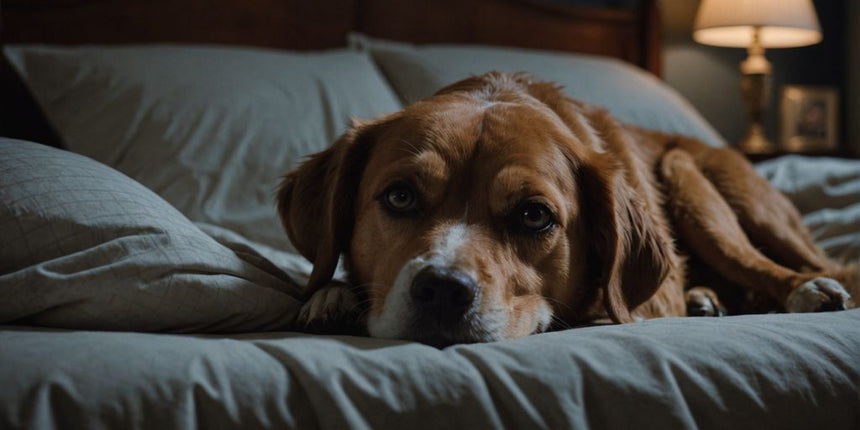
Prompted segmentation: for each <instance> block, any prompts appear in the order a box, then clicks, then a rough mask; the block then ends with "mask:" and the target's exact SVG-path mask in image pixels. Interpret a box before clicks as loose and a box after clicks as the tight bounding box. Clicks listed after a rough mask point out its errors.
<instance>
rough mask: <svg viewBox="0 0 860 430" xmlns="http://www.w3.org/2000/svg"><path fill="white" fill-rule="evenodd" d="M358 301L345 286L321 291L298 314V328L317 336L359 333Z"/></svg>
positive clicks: (360, 330)
mask: <svg viewBox="0 0 860 430" xmlns="http://www.w3.org/2000/svg"><path fill="white" fill-rule="evenodd" d="M361 315H362V312H361V310H360V309H359V298H358V295H356V293H355V292H354V291H352V290H351V289H350V288H349V287H348V286H346V285H335V286H329V287H325V288H322V289H320V290H319V291H317V292H316V293H314V294H313V295H312V296H311V298H310V300H308V301H307V303H305V304H304V305H303V306H302V308H301V310H300V311H299V316H298V318H297V320H296V325H297V326H298V328H299V329H300V330H302V331H305V332H310V333H319V334H362V333H363V332H364V330H365V329H364V327H363V325H362V324H361V321H360V316H361Z"/></svg>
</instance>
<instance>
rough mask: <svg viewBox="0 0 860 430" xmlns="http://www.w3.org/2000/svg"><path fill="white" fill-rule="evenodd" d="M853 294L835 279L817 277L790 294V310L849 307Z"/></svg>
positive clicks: (820, 309)
mask: <svg viewBox="0 0 860 430" xmlns="http://www.w3.org/2000/svg"><path fill="white" fill-rule="evenodd" d="M850 302H851V295H850V294H848V292H847V291H845V288H844V287H842V284H840V283H839V282H838V281H836V280H835V279H831V278H815V279H812V280H810V281H807V282H805V283H803V284H801V285H800V286H799V287H797V288H795V289H794V291H792V292H791V294H789V295H788V300H786V302H785V309H786V310H787V311H789V312H826V311H841V310H845V309H848V307H849V305H850Z"/></svg>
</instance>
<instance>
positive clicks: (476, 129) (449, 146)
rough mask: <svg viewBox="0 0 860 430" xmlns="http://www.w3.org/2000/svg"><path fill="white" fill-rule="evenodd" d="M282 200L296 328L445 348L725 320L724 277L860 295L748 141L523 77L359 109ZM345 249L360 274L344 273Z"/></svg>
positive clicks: (785, 299)
mask: <svg viewBox="0 0 860 430" xmlns="http://www.w3.org/2000/svg"><path fill="white" fill-rule="evenodd" d="M277 208H278V212H279V214H280V217H281V220H282V223H283V226H284V228H285V230H286V232H287V234H288V236H289V238H290V239H291V241H292V243H293V244H294V245H295V247H296V248H297V249H298V250H299V252H301V254H302V255H304V256H305V257H306V258H307V259H308V260H310V261H311V262H312V263H313V264H314V266H313V272H312V273H311V275H310V280H309V283H308V286H307V290H306V291H307V296H306V299H307V303H306V304H305V306H304V307H303V308H302V311H301V313H300V315H299V318H298V320H299V321H298V323H299V324H300V325H301V326H313V325H315V324H318V326H319V327H322V326H325V325H326V323H329V322H333V321H337V320H339V319H341V320H345V321H354V322H355V324H359V325H362V326H364V327H366V332H367V333H368V334H369V335H370V336H372V337H381V338H396V339H409V340H416V341H421V342H425V343H428V344H434V345H448V344H453V343H470V342H487V341H496V340H502V339H510V338H517V337H522V336H526V335H530V334H533V333H538V332H542V331H545V330H548V329H550V328H551V327H573V326H577V325H581V324H588V323H594V322H599V321H607V322H609V321H611V322H613V323H629V322H633V321H636V320H641V319H647V318H657V317H665V316H684V315H687V314H695V315H720V314H722V313H723V312H724V311H723V310H724V308H725V306H724V305H723V303H722V302H721V297H722V294H723V292H720V293H719V294H717V293H716V292H715V291H716V290H717V288H709V287H713V286H717V285H722V286H728V289H725V288H724V291H727V292H726V293H725V294H727V295H730V293H731V292H732V291H734V292H735V293H738V292H739V293H740V295H741V296H743V295H744V294H746V293H747V292H751V293H754V294H757V295H758V296H760V297H763V298H764V299H765V301H766V302H768V303H771V306H773V307H774V309H773V310H781V311H788V312H815V311H824V310H837V309H846V308H848V307H851V306H852V305H853V304H852V302H851V294H852V293H853V294H855V295H856V294H857V276H856V270H855V269H854V268H852V267H848V266H843V265H841V264H838V263H836V262H834V261H831V260H829V259H828V258H827V256H826V255H825V254H824V253H823V252H822V251H821V250H820V249H819V248H818V247H817V246H816V245H815V243H814V242H813V241H812V239H811V238H810V235H809V233H808V231H807V229H806V228H805V227H804V225H803V224H802V222H801V217H800V214H799V213H798V211H797V209H795V208H794V207H793V206H792V204H791V203H790V202H789V201H788V200H787V199H786V198H785V197H784V196H783V195H782V194H780V193H779V192H778V191H777V190H775V189H774V188H772V187H771V186H770V185H769V184H768V183H767V182H766V181H765V180H764V179H762V178H761V177H759V176H758V175H757V174H756V173H755V171H754V170H753V168H752V167H751V165H750V164H749V163H748V162H747V161H746V159H745V158H744V157H743V156H742V155H741V154H740V153H738V152H736V151H734V150H732V149H726V148H716V147H711V146H708V145H706V144H704V143H702V142H699V141H697V140H695V139H692V138H688V137H683V136H677V135H669V134H665V133H659V132H654V131H648V130H644V129H640V128H637V127H634V126H630V125H626V124H623V123H621V122H620V121H618V120H617V119H615V118H613V117H612V116H611V115H610V114H609V113H608V112H607V111H605V110H603V109H600V108H597V107H594V106H591V105H589V104H586V103H583V102H581V101H577V100H574V99H571V98H569V97H567V96H565V95H564V94H563V92H562V89H561V88H560V87H559V86H557V85H556V84H553V83H550V82H541V81H538V80H536V79H534V78H532V77H531V76H529V75H527V74H504V73H498V72H490V73H487V74H484V75H481V76H475V77H472V78H469V79H466V80H463V81H460V82H457V83H454V84H452V85H450V86H448V87H446V88H443V89H442V90H440V91H439V92H438V93H436V94H435V95H433V96H432V97H430V98H428V99H426V100H423V101H420V102H417V103H414V104H412V105H410V106H408V107H406V108H405V109H403V110H401V111H399V112H395V113H391V114H388V115H384V116H382V117H380V118H377V119H374V120H371V121H364V122H361V121H356V122H355V123H354V124H353V125H352V127H351V128H350V129H349V130H348V131H347V132H346V133H345V134H344V135H343V136H342V137H341V138H340V139H339V140H337V142H335V143H334V144H333V145H332V146H331V147H330V148H329V149H327V150H325V151H323V152H320V153H318V154H315V155H313V156H312V157H310V158H309V159H308V160H307V161H306V162H305V163H304V164H302V165H301V166H300V167H299V168H298V169H296V170H295V171H293V172H291V173H289V174H287V175H286V176H285V179H284V180H283V182H282V184H281V185H280V187H279V189H278V192H277ZM341 256H342V257H343V265H344V268H345V269H346V272H347V273H348V280H347V282H346V283H341V282H336V281H332V276H333V273H334V272H335V269H336V266H337V264H338V260H339V257H341ZM703 273H705V274H707V276H704V278H706V279H707V280H706V281H705V282H713V284H712V285H708V284H702V283H699V282H700V281H699V280H698V279H699V278H703V277H702V276H699V275H701V274H703ZM686 287H693V288H686ZM849 290H851V292H849ZM732 311H734V312H737V311H738V309H733V310H732ZM347 316H350V317H349V318H344V317H347Z"/></svg>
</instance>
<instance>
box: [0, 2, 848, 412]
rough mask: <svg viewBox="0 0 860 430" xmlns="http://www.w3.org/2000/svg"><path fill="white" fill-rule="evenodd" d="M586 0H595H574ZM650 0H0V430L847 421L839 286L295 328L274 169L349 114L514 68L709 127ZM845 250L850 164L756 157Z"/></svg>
mask: <svg viewBox="0 0 860 430" xmlns="http://www.w3.org/2000/svg"><path fill="white" fill-rule="evenodd" d="M595 3H601V4H602V5H595ZM658 16H659V14H658V13H657V10H656V2H654V1H648V0H643V1H630V0H617V1H603V2H595V1H589V0H579V1H573V2H570V1H550V0H468V1H453V0H446V1H439V2H414V3H413V2H399V1H396V0H321V1H317V2H313V3H308V2H303V1H290V0H253V1H230V0H217V1H204V0H182V1H143V0H122V1H120V0H99V1H96V0H39V1H33V0H6V1H4V2H3V3H2V16H0V17H2V26H0V37H2V42H3V44H4V45H3V56H2V57H3V58H2V64H0V77H2V78H3V79H2V80H0V94H2V97H0V120H2V122H0V154H2V155H0V202H2V203H1V204H0V244H2V246H0V428H146V429H148V428H164V429H172V428H189V427H202V428H338V429H339V428H444V427H458V428H466V427H468V428H589V427H597V428H602V427H608V428H629V427H633V426H636V427H641V428H696V427H702V428H724V427H725V426H726V425H732V426H734V427H740V428H812V427H823V428H854V429H856V428H860V390H858V385H860V334H858V333H860V309H854V310H848V311H842V312H830V313H818V314H768V315H738V316H730V317H723V318H664V319H657V320H649V321H644V322H640V323H635V324H627V325H597V326H592V327H585V328H577V329H572V330H563V331H556V332H551V333H545V334H540V335H534V336H529V337H526V338H523V339H517V340H511V341H503V342H494V343H488V344H475V345H455V346H451V347H448V348H444V349H437V348H433V347H430V346H426V345H422V344H418V343H413V342H405V341H394V340H381V339H370V338H364V337H355V336H320V335H310V334H306V333H301V331H300V330H296V327H294V326H293V322H294V320H295V318H296V315H297V312H298V309H299V307H300V306H301V300H300V297H301V289H302V285H303V283H304V282H305V281H306V279H307V276H308V273H309V271H310V264H309V263H308V262H307V261H306V260H304V259H303V258H301V257H300V256H298V255H297V254H296V253H295V250H294V249H293V247H292V246H291V245H290V243H289V241H288V240H287V238H286V235H285V234H284V233H283V231H282V229H281V227H280V225H279V223H278V221H277V219H276V217H275V207H274V202H273V197H274V190H275V187H276V185H277V183H278V181H279V179H280V175H282V174H283V173H284V172H286V171H287V170H289V169H290V168H292V167H294V166H296V165H297V164H298V163H299V162H301V160H302V159H303V157H305V156H306V155H308V154H310V153H313V152H315V151H319V150H321V149H324V148H325V147H326V146H327V145H328V144H330V143H331V142H332V141H333V140H334V139H335V138H336V137H337V136H338V135H339V133H341V132H342V131H343V130H344V129H345V128H346V126H347V123H348V121H349V119H350V118H352V117H364V118H368V117H373V116H376V115H379V114H381V113H384V112H389V111H393V110H397V109H400V108H401V107H402V106H404V105H405V104H408V103H410V102H412V101H415V100H418V99H420V98H422V97H425V96H427V95H429V94H431V93H432V92H433V91H435V90H436V89H438V88H439V87H440V86H442V85H445V84H447V83H450V82H452V81H455V80H457V79H460V78H462V77H465V76H468V75H469V74H474V73H481V72H484V71H487V70H493V69H495V70H503V71H519V70H525V71H529V72H532V73H533V74H535V75H537V76H539V77H541V78H544V79H548V80H554V81H558V82H560V83H562V84H563V85H564V86H565V90H566V91H567V92H568V93H569V94H571V95H573V96H575V97H578V98H582V99H585V100H588V101H590V102H592V103H596V104H599V105H602V106H604V107H606V108H607V109H609V110H610V111H612V113H613V114H615V115H616V116H618V117H620V118H622V119H623V120H625V121H627V122H631V123H634V124H637V125H641V126H644V127H649V128H655V129H661V130H666V131H671V132H678V133H684V134H688V135H692V136H696V137H698V138H700V139H702V140H703V141H705V142H708V143H710V144H712V145H725V144H726V142H725V141H724V140H723V139H722V137H721V136H720V135H719V134H718V133H717V132H716V131H715V130H714V129H713V128H712V127H711V126H710V125H709V124H708V123H707V122H706V121H705V120H703V119H702V118H701V116H700V115H699V114H698V113H696V112H695V109H693V108H692V107H691V106H690V105H689V103H687V102H686V101H685V100H684V99H683V98H682V97H681V96H680V95H678V94H677V93H676V92H674V91H673V90H671V89H670V88H668V87H667V86H666V85H665V84H663V83H662V82H661V81H660V80H659V78H658V77H657V76H659V74H660V69H659V64H660V42H659V41H660V36H659V22H658V20H657V17H658ZM757 169H758V171H759V172H760V173H761V174H762V175H763V176H764V177H766V178H767V179H768V180H769V181H771V183H772V184H773V185H774V186H776V187H777V188H779V189H780V190H782V191H783V192H784V193H786V195H788V196H789V197H790V198H791V199H792V201H794V202H795V204H796V205H797V206H798V207H799V209H800V210H801V211H802V212H803V214H804V221H805V222H806V223H807V225H808V226H809V227H810V229H811V231H812V233H813V235H814V236H815V238H816V240H817V241H818V242H819V243H820V244H821V246H822V247H823V248H824V249H825V250H826V251H827V252H828V253H829V254H831V255H832V256H833V257H834V258H838V259H842V260H845V261H857V260H858V259H860V162H857V161H851V160H839V159H829V158H814V159H813V158H805V157H797V156H794V157H783V158H779V159H774V160H771V161H768V162H765V163H762V164H759V165H757Z"/></svg>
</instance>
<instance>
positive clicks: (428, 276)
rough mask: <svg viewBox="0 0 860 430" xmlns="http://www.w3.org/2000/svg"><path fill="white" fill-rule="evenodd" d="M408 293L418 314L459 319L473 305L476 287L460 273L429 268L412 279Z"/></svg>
mask: <svg viewBox="0 0 860 430" xmlns="http://www.w3.org/2000/svg"><path fill="white" fill-rule="evenodd" d="M409 293H410V295H411V296H412V301H413V302H414V303H415V306H416V307H417V308H418V310H420V311H425V312H430V313H433V314H437V315H438V316H440V317H441V318H443V319H446V318H459V317H460V316H462V315H463V314H464V313H465V312H466V310H468V309H469V307H470V306H472V303H473V302H474V301H475V298H476V296H477V295H478V285H477V284H476V283H475V281H474V280H473V279H472V277H471V276H469V275H466V274H465V273H463V272H459V271H456V270H451V269H446V268H441V267H433V266H430V267H427V268H424V269H422V270H421V271H420V272H418V274H416V275H415V278H414V279H413V280H412V287H411V289H410V291H409Z"/></svg>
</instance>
